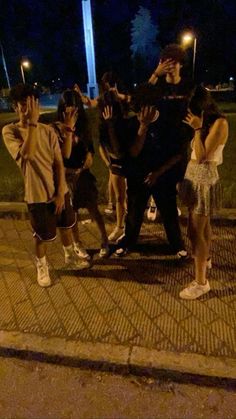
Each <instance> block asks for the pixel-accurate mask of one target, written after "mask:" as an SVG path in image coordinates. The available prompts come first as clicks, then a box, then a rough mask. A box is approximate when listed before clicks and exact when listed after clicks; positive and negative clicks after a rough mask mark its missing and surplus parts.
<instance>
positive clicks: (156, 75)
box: [152, 70, 159, 79]
mask: <svg viewBox="0 0 236 419" xmlns="http://www.w3.org/2000/svg"><path fill="white" fill-rule="evenodd" d="M152 74H153V76H155V77H156V78H157V79H158V77H159V74H158V72H157V70H155V71H153V73H152Z"/></svg>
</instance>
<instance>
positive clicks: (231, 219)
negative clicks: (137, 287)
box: [0, 202, 236, 226]
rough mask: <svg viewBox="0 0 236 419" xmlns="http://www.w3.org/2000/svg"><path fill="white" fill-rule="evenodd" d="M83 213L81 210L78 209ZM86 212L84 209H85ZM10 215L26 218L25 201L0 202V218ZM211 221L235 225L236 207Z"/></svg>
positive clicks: (184, 217) (185, 216)
mask: <svg viewBox="0 0 236 419" xmlns="http://www.w3.org/2000/svg"><path fill="white" fill-rule="evenodd" d="M100 207H102V208H105V207H106V205H105V204H100ZM80 212H81V213H83V210H82V209H81V211H80ZM85 213H86V211H85ZM6 215H7V216H12V217H16V218H23V219H26V218H28V209H27V204H26V203H25V202H0V218H1V217H4V216H6ZM186 218H187V210H186V208H183V209H182V215H181V219H182V220H183V221H184V222H185V221H186ZM212 223H213V224H214V223H217V224H222V225H229V226H232V225H234V226H235V225H236V208H223V209H222V210H220V211H219V213H218V215H216V216H213V217H212Z"/></svg>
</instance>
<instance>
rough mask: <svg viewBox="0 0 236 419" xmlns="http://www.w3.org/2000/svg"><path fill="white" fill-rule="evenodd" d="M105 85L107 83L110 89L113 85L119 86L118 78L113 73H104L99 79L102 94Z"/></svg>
mask: <svg viewBox="0 0 236 419" xmlns="http://www.w3.org/2000/svg"><path fill="white" fill-rule="evenodd" d="M106 83H109V85H110V87H114V86H115V84H120V80H119V77H118V76H117V74H116V73H114V72H113V71H106V72H105V73H104V74H103V75H102V78H101V90H102V93H104V92H105V91H106V90H107V88H106Z"/></svg>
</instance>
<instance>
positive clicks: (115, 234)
mask: <svg viewBox="0 0 236 419" xmlns="http://www.w3.org/2000/svg"><path fill="white" fill-rule="evenodd" d="M123 235H124V227H116V228H115V229H114V230H113V231H112V233H111V234H110V235H109V236H108V240H109V241H110V242H116V241H117V240H119V239H120V238H121V236H123Z"/></svg>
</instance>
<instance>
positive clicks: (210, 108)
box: [189, 85, 225, 139]
mask: <svg viewBox="0 0 236 419" xmlns="http://www.w3.org/2000/svg"><path fill="white" fill-rule="evenodd" d="M189 109H190V111H191V112H192V113H193V114H194V115H197V116H201V114H202V112H203V129H202V135H201V137H202V139H205V138H206V136H207V134H208V132H209V129H210V127H211V125H212V124H213V123H214V122H215V120H216V119H218V118H225V116H224V115H223V114H222V113H221V112H220V110H219V108H218V106H217V104H216V102H215V100H214V99H213V97H212V95H211V93H210V91H209V90H208V89H206V88H205V87H203V86H202V85H199V86H196V87H195V89H194V91H193V94H192V96H191V98H190V101H189Z"/></svg>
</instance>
